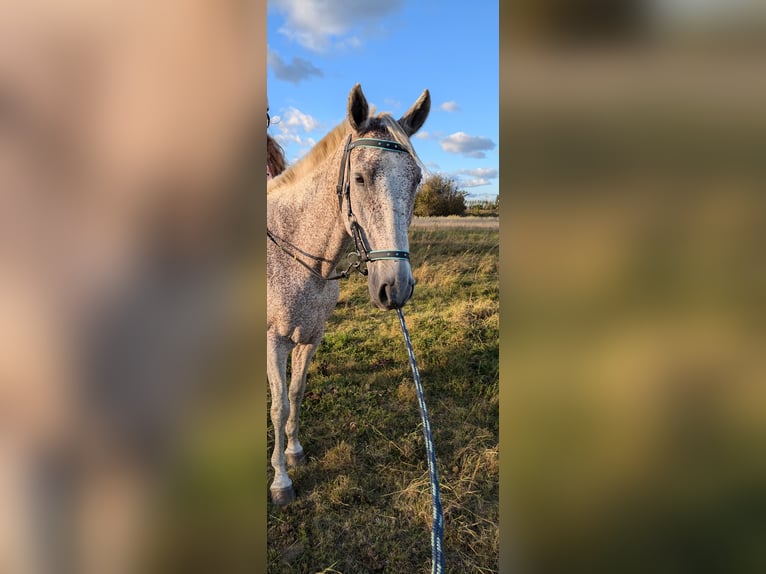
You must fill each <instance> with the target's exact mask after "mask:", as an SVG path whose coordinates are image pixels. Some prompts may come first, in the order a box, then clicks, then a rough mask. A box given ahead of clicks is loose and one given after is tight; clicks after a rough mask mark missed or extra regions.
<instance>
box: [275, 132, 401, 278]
mask: <svg viewBox="0 0 766 574" xmlns="http://www.w3.org/2000/svg"><path fill="white" fill-rule="evenodd" d="M356 147H372V148H378V149H383V150H388V151H395V152H398V153H406V154H409V153H410V151H409V150H408V149H407V148H406V147H404V146H403V145H402V144H400V143H398V142H395V141H391V140H381V139H376V138H359V139H356V140H353V141H352V136H348V140H347V141H346V147H345V148H344V149H343V157H342V158H341V161H340V173H339V174H338V184H337V185H336V186H335V190H336V192H337V194H338V208H339V209H342V207H343V200H344V199H345V200H346V219H347V220H348V225H349V229H350V230H351V237H353V238H354V245H355V246H356V251H353V252H351V253H349V256H350V257H352V258H353V260H352V261H351V263H350V264H349V266H348V268H347V269H346V270H345V271H341V272H340V273H338V274H336V275H330V276H328V277H325V276H324V275H322V274H321V273H318V272H317V271H316V270H315V269H314V268H313V267H312V266H311V265H309V264H308V263H306V262H305V261H303V260H302V259H300V258H299V257H298V255H297V254H296V253H295V251H296V250H298V251H300V252H301V254H302V255H303V256H305V257H308V258H310V259H313V260H314V261H325V259H323V258H321V257H316V256H314V255H310V254H308V253H305V252H303V251H301V250H300V249H298V248H297V247H295V246H294V245H291V244H289V243H288V242H286V241H285V240H284V239H281V238H278V237H276V236H275V235H274V234H273V233H271V231H269V230H268V229H266V236H267V237H268V238H269V239H270V240H271V241H272V242H273V243H274V244H275V245H276V246H277V247H279V248H280V249H281V250H282V251H284V252H285V253H287V254H288V255H289V256H290V257H292V258H293V259H294V260H295V261H296V262H298V263H300V264H301V265H302V266H303V267H305V268H306V269H307V270H308V271H309V272H310V273H311V274H312V275H314V276H315V277H318V278H320V279H324V280H325V281H335V280H337V279H343V278H345V277H348V276H349V274H350V273H351V271H352V270H353V271H356V272H357V273H360V274H362V275H367V274H368V271H367V267H366V266H365V267H363V266H362V264H363V263H370V262H372V261H383V260H402V259H403V260H409V258H410V254H409V252H408V251H402V250H400V249H389V250H371V249H370V247H369V245H368V244H367V240H366V239H365V237H364V233H363V231H362V226H361V225H359V222H358V221H357V219H356V216H355V215H354V212H353V210H352V209H351V183H350V182H349V181H348V179H347V175H348V173H349V172H350V171H351V150H352V149H354V148H356Z"/></svg>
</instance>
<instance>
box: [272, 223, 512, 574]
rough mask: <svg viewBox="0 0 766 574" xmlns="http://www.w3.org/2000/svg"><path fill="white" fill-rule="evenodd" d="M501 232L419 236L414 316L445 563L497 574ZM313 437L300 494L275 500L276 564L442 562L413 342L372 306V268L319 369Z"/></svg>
mask: <svg viewBox="0 0 766 574" xmlns="http://www.w3.org/2000/svg"><path fill="white" fill-rule="evenodd" d="M498 242H499V236H498V231H497V230H496V229H495V230H491V229H490V230H472V229H459V228H458V229H449V228H445V229H417V228H414V229H413V230H412V232H411V244H410V247H411V253H412V255H411V256H412V264H413V272H414V275H415V278H416V281H417V286H416V288H415V295H414V297H413V299H412V300H411V301H410V303H408V305H407V307H405V309H404V312H405V318H406V320H407V325H408V328H409V330H410V335H411V337H412V343H413V347H414V350H415V354H416V357H417V359H418V366H419V368H420V371H421V376H422V379H423V386H424V389H425V393H426V402H427V404H428V408H429V414H430V417H431V425H432V428H433V434H434V443H435V448H436V454H437V458H438V469H439V476H440V482H441V492H442V504H443V507H444V518H445V540H444V543H445V557H446V564H447V572H456V573H457V572H460V573H463V572H497V556H498V512H499V511H498V493H499V466H498V395H499V393H498V343H499V330H498V329H499V285H498V252H499V247H498ZM268 440H269V445H268V448H269V449H271V448H272V446H273V435H272V431H271V429H269V437H268ZM301 441H302V443H303V445H304V449H305V451H306V454H307V456H308V464H307V465H306V466H304V467H301V468H299V469H295V470H292V471H291V476H292V478H293V482H294V484H295V488H296V491H297V495H298V496H297V499H296V501H295V502H294V503H293V504H291V505H289V506H288V507H286V508H278V507H275V506H273V505H271V504H269V507H268V568H269V572H272V573H278V572H284V573H292V572H311V573H314V572H345V573H352V572H353V573H365V572H396V571H399V572H427V571H430V556H431V549H430V527H431V509H430V504H431V499H430V494H429V484H428V474H427V465H426V454H425V446H424V444H423V435H422V428H421V422H420V416H419V413H418V407H417V400H416V397H415V391H414V383H413V381H412V375H411V372H410V367H409V363H408V360H407V352H406V348H405V346H404V340H403V337H402V334H401V330H400V328H399V324H398V320H397V318H396V315H395V314H394V313H384V312H382V311H379V310H377V309H375V308H373V307H372V305H371V304H370V302H369V296H368V294H367V285H366V282H365V280H364V279H362V278H354V279H352V280H349V281H346V282H344V283H343V284H342V286H341V297H340V301H339V303H338V307H337V309H336V311H335V313H334V314H333V316H332V317H331V318H330V321H329V323H328V326H327V333H326V337H325V341H324V342H323V344H322V345H321V347H320V349H319V350H318V352H317V354H316V356H315V358H314V360H313V362H312V365H311V368H310V370H309V375H308V384H307V388H306V396H305V399H304V403H303V408H302V412H301ZM269 453H270V450H269ZM267 467H268V472H269V476H270V477H271V476H272V470H271V466H270V464H268V463H267ZM264 495H265V493H264Z"/></svg>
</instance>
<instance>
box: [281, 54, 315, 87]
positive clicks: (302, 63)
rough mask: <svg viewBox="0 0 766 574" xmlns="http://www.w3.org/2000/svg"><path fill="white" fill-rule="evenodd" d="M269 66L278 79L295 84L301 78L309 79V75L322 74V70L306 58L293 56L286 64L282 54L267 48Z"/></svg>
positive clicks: (301, 79) (300, 80)
mask: <svg viewBox="0 0 766 574" xmlns="http://www.w3.org/2000/svg"><path fill="white" fill-rule="evenodd" d="M269 66H270V67H271V69H272V70H273V71H274V75H275V76H276V77H277V78H278V79H280V80H284V81H285V82H290V83H293V84H295V85H298V84H299V83H300V82H302V81H303V80H307V79H309V78H310V77H311V76H319V77H322V76H324V73H323V72H322V70H320V69H319V68H317V67H316V66H315V65H314V64H312V63H311V62H309V61H308V60H304V59H303V58H299V57H293V59H292V61H291V62H290V63H289V64H288V63H287V62H285V61H284V60H283V59H282V56H280V55H279V54H278V53H277V52H275V51H274V50H269Z"/></svg>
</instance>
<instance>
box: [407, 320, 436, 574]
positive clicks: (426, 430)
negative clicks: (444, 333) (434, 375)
mask: <svg viewBox="0 0 766 574" xmlns="http://www.w3.org/2000/svg"><path fill="white" fill-rule="evenodd" d="M396 312H397V314H398V315H399V324H400V325H401V327H402V335H404V342H405V343H406V345H407V355H408V356H409V358H410V367H411V368H412V376H413V378H414V379H415V391H416V392H417V395H418V409H419V410H420V419H421V421H422V422H423V439H424V440H425V443H426V457H427V461H428V478H429V482H430V484H431V510H432V513H431V518H432V520H431V574H442V572H444V547H443V540H444V514H443V512H442V502H441V496H440V495H439V475H438V473H437V471H436V452H435V451H434V441H433V438H432V436H431V422H430V421H429V420H428V409H427V408H426V401H425V399H424V398H423V384H422V383H421V382H420V371H418V363H417V361H416V360H415V353H414V352H413V350H412V342H411V341H410V333H409V331H407V325H406V323H405V322H404V313H402V310H401V309H397V310H396Z"/></svg>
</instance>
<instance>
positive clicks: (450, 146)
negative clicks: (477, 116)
mask: <svg viewBox="0 0 766 574" xmlns="http://www.w3.org/2000/svg"><path fill="white" fill-rule="evenodd" d="M440 143H441V146H442V149H443V150H444V151H446V152H449V153H458V154H462V155H464V156H466V157H473V158H483V157H486V154H485V153H484V152H485V151H489V150H492V149H495V142H493V141H492V140H491V139H489V138H485V137H482V136H471V135H468V134H467V133H465V132H456V133H454V134H451V135H449V136H447V137H446V138H444V139H443V140H442V141H441V142H440Z"/></svg>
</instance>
